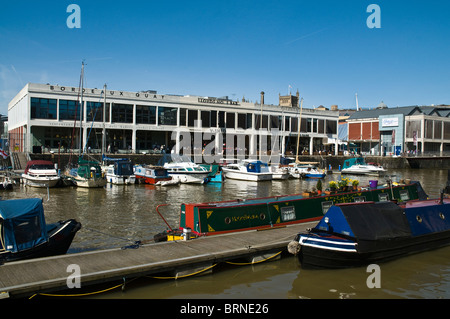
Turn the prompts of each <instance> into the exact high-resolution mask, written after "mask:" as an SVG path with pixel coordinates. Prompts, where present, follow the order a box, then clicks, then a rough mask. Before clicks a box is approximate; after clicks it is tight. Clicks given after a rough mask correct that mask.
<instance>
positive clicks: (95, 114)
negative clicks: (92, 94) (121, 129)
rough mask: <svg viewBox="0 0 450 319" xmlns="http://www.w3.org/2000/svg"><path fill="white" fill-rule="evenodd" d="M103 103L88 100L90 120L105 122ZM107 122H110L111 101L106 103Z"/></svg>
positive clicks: (87, 107) (87, 109)
mask: <svg viewBox="0 0 450 319" xmlns="http://www.w3.org/2000/svg"><path fill="white" fill-rule="evenodd" d="M60 103H61V101H60ZM103 104H104V103H103V102H86V113H87V121H88V122H92V121H94V122H103ZM60 112H61V111H60ZM105 122H109V103H106V110H105Z"/></svg>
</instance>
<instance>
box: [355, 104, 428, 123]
mask: <svg viewBox="0 0 450 319" xmlns="http://www.w3.org/2000/svg"><path fill="white" fill-rule="evenodd" d="M416 110H420V108H419V107H418V106H404V107H393V108H376V109H372V110H362V111H358V112H355V113H353V114H352V115H350V117H349V118H348V119H349V120H357V119H367V118H378V117H380V115H390V114H403V115H411V114H413V113H414V112H415V111H416Z"/></svg>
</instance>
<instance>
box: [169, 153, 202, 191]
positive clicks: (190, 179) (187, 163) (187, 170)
mask: <svg viewBox="0 0 450 319" xmlns="http://www.w3.org/2000/svg"><path fill="white" fill-rule="evenodd" d="M171 158H172V161H171V162H168V163H164V168H165V169H167V172H168V173H169V175H170V176H172V178H173V179H174V180H179V181H180V183H183V184H204V183H207V182H208V176H209V173H210V172H211V170H208V169H207V168H206V167H203V166H201V165H198V164H196V163H194V162H192V161H191V159H190V158H189V157H187V156H186V155H178V154H171Z"/></svg>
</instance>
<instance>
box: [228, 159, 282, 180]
mask: <svg viewBox="0 0 450 319" xmlns="http://www.w3.org/2000/svg"><path fill="white" fill-rule="evenodd" d="M222 171H223V173H224V174H225V177H226V178H229V179H237V180H242V181H253V182H259V181H268V180H272V178H273V173H272V171H271V170H270V168H269V166H268V165H267V163H263V162H261V161H258V160H248V159H245V160H242V161H241V162H239V163H237V164H229V165H227V166H224V167H222Z"/></svg>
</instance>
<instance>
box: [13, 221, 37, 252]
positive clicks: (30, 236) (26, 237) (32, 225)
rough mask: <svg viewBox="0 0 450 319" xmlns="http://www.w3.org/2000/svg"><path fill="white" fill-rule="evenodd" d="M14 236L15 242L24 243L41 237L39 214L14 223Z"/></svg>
mask: <svg viewBox="0 0 450 319" xmlns="http://www.w3.org/2000/svg"><path fill="white" fill-rule="evenodd" d="M14 237H15V238H16V244H17V245H21V244H26V243H28V242H31V241H33V240H36V239H39V238H40V237H41V225H40V222H39V216H34V217H33V218H30V219H29V220H27V221H24V222H21V223H20V224H17V225H14Z"/></svg>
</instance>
